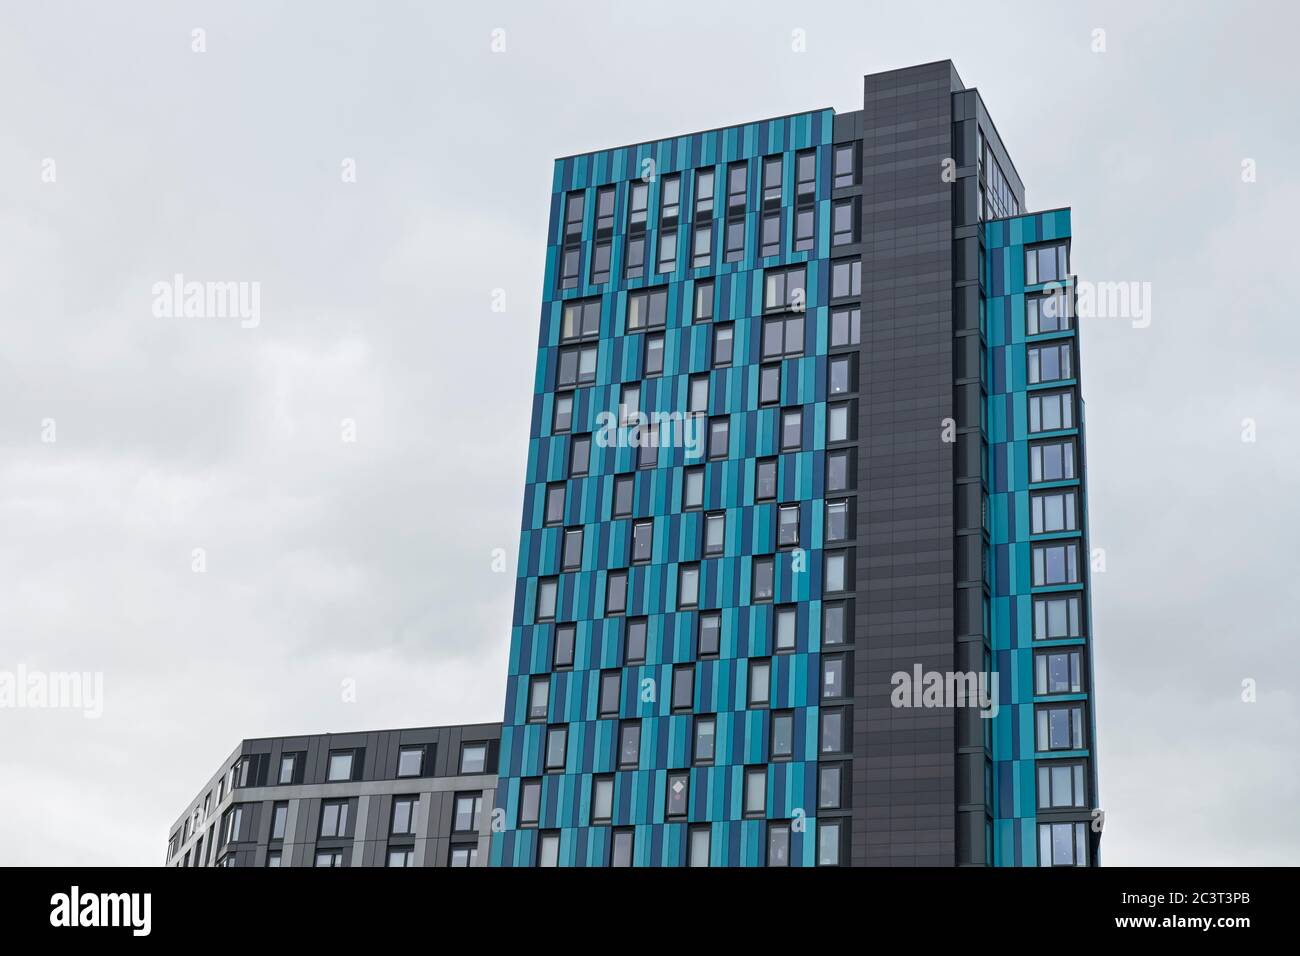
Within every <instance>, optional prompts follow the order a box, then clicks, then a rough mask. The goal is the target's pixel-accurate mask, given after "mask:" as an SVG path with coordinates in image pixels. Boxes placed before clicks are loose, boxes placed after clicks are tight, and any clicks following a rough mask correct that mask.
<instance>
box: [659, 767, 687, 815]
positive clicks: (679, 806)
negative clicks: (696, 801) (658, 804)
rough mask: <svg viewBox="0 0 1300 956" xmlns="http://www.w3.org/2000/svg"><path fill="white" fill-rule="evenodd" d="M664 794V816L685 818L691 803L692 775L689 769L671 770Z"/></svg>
mask: <svg viewBox="0 0 1300 956" xmlns="http://www.w3.org/2000/svg"><path fill="white" fill-rule="evenodd" d="M667 783H668V786H667V787H666V788H665V795H664V816H665V817H666V818H667V819H669V820H685V819H686V815H687V813H688V812H689V810H690V803H691V799H690V798H691V775H690V773H689V772H688V771H685V770H681V771H676V772H673V771H670V772H669V774H668V780H667Z"/></svg>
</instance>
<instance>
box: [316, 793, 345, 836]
mask: <svg viewBox="0 0 1300 956" xmlns="http://www.w3.org/2000/svg"><path fill="white" fill-rule="evenodd" d="M347 835H348V802H347V801H346V800H323V801H321V805H320V838H321V839H334V838H338V837H346V836H347Z"/></svg>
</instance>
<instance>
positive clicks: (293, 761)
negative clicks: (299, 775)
mask: <svg viewBox="0 0 1300 956" xmlns="http://www.w3.org/2000/svg"><path fill="white" fill-rule="evenodd" d="M297 766H298V755H297V754H285V755H284V756H282V757H281V758H280V776H279V778H278V779H279V782H280V783H282V784H285V783H293V780H294V771H295V770H296V769H297Z"/></svg>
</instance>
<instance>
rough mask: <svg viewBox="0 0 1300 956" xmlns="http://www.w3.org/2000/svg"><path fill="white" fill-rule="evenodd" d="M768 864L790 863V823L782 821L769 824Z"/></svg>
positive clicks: (781, 864) (784, 864)
mask: <svg viewBox="0 0 1300 956" xmlns="http://www.w3.org/2000/svg"><path fill="white" fill-rule="evenodd" d="M767 865H768V866H789V865H790V824H788V823H785V822H781V823H769V824H768V825H767Z"/></svg>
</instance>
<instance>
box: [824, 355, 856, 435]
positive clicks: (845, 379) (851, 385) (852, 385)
mask: <svg viewBox="0 0 1300 956" xmlns="http://www.w3.org/2000/svg"><path fill="white" fill-rule="evenodd" d="M855 357H856V356H854V355H852V354H849V355H832V356H831V357H830V358H829V359H828V360H827V363H826V364H827V379H828V386H829V387H828V389H827V391H828V392H829V394H831V395H847V394H848V393H849V392H853V391H856V390H857V383H856V382H855V381H854V378H855V376H854V374H853V360H854V358H855ZM846 415H847V411H846ZM846 430H847V429H846Z"/></svg>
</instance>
